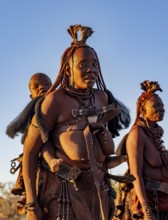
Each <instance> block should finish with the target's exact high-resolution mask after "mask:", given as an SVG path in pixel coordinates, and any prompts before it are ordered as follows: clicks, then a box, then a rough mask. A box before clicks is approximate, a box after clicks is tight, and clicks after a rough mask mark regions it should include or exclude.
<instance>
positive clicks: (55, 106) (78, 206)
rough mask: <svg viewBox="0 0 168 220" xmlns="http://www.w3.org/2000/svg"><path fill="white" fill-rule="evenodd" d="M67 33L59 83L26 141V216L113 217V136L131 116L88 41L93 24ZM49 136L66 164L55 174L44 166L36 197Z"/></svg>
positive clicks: (40, 107)
mask: <svg viewBox="0 0 168 220" xmlns="http://www.w3.org/2000/svg"><path fill="white" fill-rule="evenodd" d="M68 32H69V33H70V35H71V36H72V38H73V42H72V44H71V47H69V48H68V49H66V51H65V52H64V54H63V56H62V58H61V68H60V71H59V74H58V77H57V79H56V81H55V83H54V84H53V86H52V87H51V89H50V90H49V92H48V94H47V95H46V97H45V99H41V100H40V101H39V102H38V103H37V108H36V114H35V116H34V117H33V119H32V122H31V125H30V126H29V128H28V134H27V136H26V139H25V143H24V156H23V174H24V182H25V188H26V196H27V204H26V207H27V213H28V214H27V218H28V220H41V219H47V220H55V219H58V220H59V219H66V220H68V219H69V220H110V219H112V216H113V212H114V197H115V192H114V190H113V189H112V187H111V186H110V184H109V180H108V179H107V178H106V172H107V168H110V167H111V166H112V160H113V159H112V157H110V155H112V154H114V143H113V139H112V135H113V136H115V135H118V130H120V129H121V128H124V127H127V126H128V125H129V122H130V116H129V112H128V110H127V108H126V107H125V106H124V105H122V104H121V103H120V102H118V101H117V100H116V99H114V97H113V96H112V94H111V93H110V92H109V91H108V90H107V89H106V86H105V83H104V80H103V77H102V74H101V69H100V64H99V60H98V57H97V54H96V52H95V50H94V49H93V48H91V47H90V46H88V45H87V44H86V40H87V38H88V37H89V36H91V34H92V32H93V31H92V29H91V28H89V27H84V26H81V25H74V26H70V28H69V29H68ZM78 32H80V33H81V39H80V40H78ZM94 85H96V86H97V88H93V87H94ZM106 125H108V127H106ZM107 128H108V129H109V131H108V129H107ZM48 138H50V140H51V141H52V144H53V145H54V147H55V154H56V157H57V158H60V159H62V160H63V163H62V164H61V165H60V167H59V171H58V172H56V173H55V174H54V173H51V172H49V171H48V170H47V169H46V167H45V166H44V167H43V169H42V170H41V174H40V183H42V184H40V186H39V191H38V196H37V193H36V166H37V157H38V153H39V151H40V149H41V147H42V144H43V143H45V142H46V141H47V140H48Z"/></svg>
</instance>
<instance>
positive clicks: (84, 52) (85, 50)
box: [74, 47, 97, 59]
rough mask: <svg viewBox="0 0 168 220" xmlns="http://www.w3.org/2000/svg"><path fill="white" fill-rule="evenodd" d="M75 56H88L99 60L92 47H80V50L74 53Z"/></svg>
mask: <svg viewBox="0 0 168 220" xmlns="http://www.w3.org/2000/svg"><path fill="white" fill-rule="evenodd" d="M74 56H77V57H79V58H80V57H87V56H90V57H93V58H94V59H97V56H96V54H95V51H94V50H93V49H92V48H90V47H80V48H78V49H77V50H76V51H75V52H74Z"/></svg>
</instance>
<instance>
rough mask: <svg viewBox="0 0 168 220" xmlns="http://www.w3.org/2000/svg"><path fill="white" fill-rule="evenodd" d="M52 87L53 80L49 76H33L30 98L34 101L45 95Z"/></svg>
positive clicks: (30, 83) (40, 74)
mask: <svg viewBox="0 0 168 220" xmlns="http://www.w3.org/2000/svg"><path fill="white" fill-rule="evenodd" d="M51 85H52V83H51V80H50V78H49V77H48V76H47V75H45V74H42V73H37V74H35V75H33V76H32V78H31V79H30V82H29V89H30V92H31V95H30V97H31V98H32V99H34V98H36V97H37V96H41V95H44V94H45V93H46V92H47V91H48V89H49V88H50V87H51Z"/></svg>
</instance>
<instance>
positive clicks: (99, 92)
mask: <svg viewBox="0 0 168 220" xmlns="http://www.w3.org/2000/svg"><path fill="white" fill-rule="evenodd" d="M93 94H94V95H95V97H97V98H98V99H99V100H102V101H103V102H104V103H105V104H106V105H107V104H108V95H107V93H106V92H105V91H103V90H100V89H93Z"/></svg>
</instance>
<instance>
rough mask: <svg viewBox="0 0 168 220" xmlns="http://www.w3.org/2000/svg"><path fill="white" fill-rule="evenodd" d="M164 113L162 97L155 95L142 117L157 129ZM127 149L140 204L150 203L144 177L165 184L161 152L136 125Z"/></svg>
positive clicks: (147, 103) (129, 137)
mask: <svg viewBox="0 0 168 220" xmlns="http://www.w3.org/2000/svg"><path fill="white" fill-rule="evenodd" d="M164 111H165V110H164V105H163V102H162V100H161V99H160V97H159V96H157V95H153V96H152V97H151V98H150V99H149V100H148V101H147V102H146V103H145V106H144V112H143V114H141V115H142V117H143V118H144V119H145V120H146V122H147V124H148V126H149V127H151V128H152V127H156V123H157V122H159V121H161V120H163V116H164ZM126 149H127V155H128V162H129V168H130V173H131V174H133V175H134V176H135V178H136V180H135V181H134V182H133V184H134V187H135V191H136V194H137V196H138V198H139V201H140V203H143V202H148V198H147V195H146V191H145V187H144V182H143V177H148V178H151V179H154V180H158V181H163V180H164V182H165V178H164V177H163V175H162V172H161V168H163V166H162V165H163V164H162V160H161V157H160V152H159V151H158V150H157V149H156V147H155V146H154V144H153V143H152V141H151V140H150V139H149V137H148V136H147V135H146V134H145V133H144V131H143V130H142V128H141V127H139V126H136V125H135V126H134V128H133V129H132V130H131V131H130V133H129V135H128V138H127V142H126ZM163 169H164V168H163ZM167 182H168V178H167ZM144 219H145V220H147V219H148V220H155V218H154V217H153V218H150V219H149V218H148V217H147V216H146V213H145V215H144Z"/></svg>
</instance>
